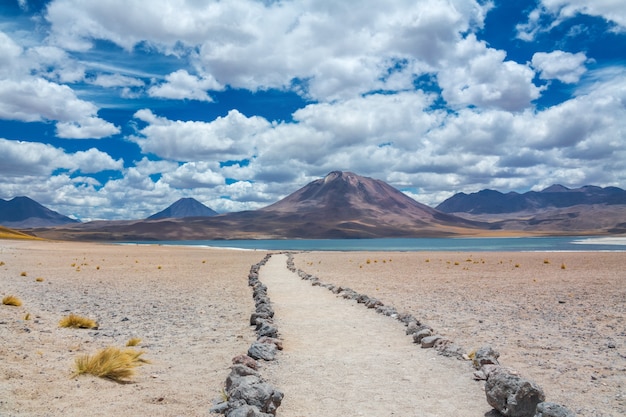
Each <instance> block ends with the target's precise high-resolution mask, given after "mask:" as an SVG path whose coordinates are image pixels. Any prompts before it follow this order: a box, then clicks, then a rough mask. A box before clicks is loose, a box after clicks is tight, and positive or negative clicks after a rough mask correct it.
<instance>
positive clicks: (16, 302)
mask: <svg viewBox="0 0 626 417" xmlns="http://www.w3.org/2000/svg"><path fill="white" fill-rule="evenodd" d="M2 304H4V305H5V306H15V307H19V306H21V305H22V300H20V299H19V298H17V297H16V296H14V295H7V296H6V297H4V298H3V299H2Z"/></svg>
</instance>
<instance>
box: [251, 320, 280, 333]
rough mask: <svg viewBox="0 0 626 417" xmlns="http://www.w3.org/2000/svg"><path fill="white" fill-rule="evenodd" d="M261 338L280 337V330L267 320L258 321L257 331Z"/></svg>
mask: <svg viewBox="0 0 626 417" xmlns="http://www.w3.org/2000/svg"><path fill="white" fill-rule="evenodd" d="M256 333H257V334H258V335H259V337H272V338H276V337H278V329H277V328H276V327H275V326H273V325H272V323H270V322H268V321H266V320H260V319H259V320H257V331H256Z"/></svg>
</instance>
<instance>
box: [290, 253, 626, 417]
mask: <svg viewBox="0 0 626 417" xmlns="http://www.w3.org/2000/svg"><path fill="white" fill-rule="evenodd" d="M295 263H296V267H297V268H300V269H302V270H304V271H306V272H308V273H310V274H314V275H316V276H318V277H319V278H320V280H322V281H323V282H327V283H333V284H335V285H342V286H345V287H350V288H352V289H354V290H356V291H357V292H359V293H363V294H367V295H369V296H370V297H376V298H379V299H380V300H382V301H383V302H384V303H385V304H387V305H393V306H395V307H396V308H397V309H398V310H400V311H407V312H410V313H412V314H413V315H414V316H415V317H417V318H419V319H421V320H422V321H423V322H425V323H428V324H429V325H431V326H432V327H433V328H435V329H436V330H437V332H438V333H440V334H443V335H444V336H447V337H448V338H450V339H452V340H453V341H455V342H456V343H458V344H460V345H461V346H463V347H466V348H467V350H468V351H469V350H471V349H476V348H480V347H481V346H484V345H491V346H492V347H494V348H495V349H496V350H498V351H499V352H500V353H501V358H500V360H501V363H502V364H503V365H506V366H509V367H512V368H514V369H516V370H518V371H519V372H520V373H521V374H522V375H523V376H525V377H527V378H529V379H531V380H533V381H535V382H537V383H538V384H539V385H540V386H541V387H542V388H543V389H544V391H545V393H546V396H547V400H548V401H553V402H557V403H561V404H564V405H566V406H568V407H569V408H570V409H572V410H573V411H575V412H576V413H577V414H578V415H580V416H596V417H597V416H613V417H618V416H624V415H626V253H623V252H622V253H597V252H595V253H594V252H584V253H583V252H581V253H562V252H553V253H474V254H472V253H445V252H444V253H428V252H419V253H415V252H413V253H385V252H382V253H366V252H359V253H354V252H352V253H350V252H344V253H341V252H332V253H330V252H312V253H301V254H297V255H296V256H295Z"/></svg>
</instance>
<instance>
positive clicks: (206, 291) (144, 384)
mask: <svg viewBox="0 0 626 417" xmlns="http://www.w3.org/2000/svg"><path fill="white" fill-rule="evenodd" d="M264 255H265V253H264V252H253V251H228V250H209V249H206V248H188V247H185V248H174V247H170V248H166V247H139V246H115V245H97V244H84V243H50V242H17V241H7V240H4V241H3V240H0V263H1V262H4V265H2V266H0V297H4V296H5V295H8V294H13V295H16V296H18V297H19V298H20V299H21V300H22V301H23V305H22V306H21V307H9V306H3V305H0V416H3V417H10V416H38V417H39V416H68V417H70V416H113V415H119V416H122V415H123V416H130V415H134V416H206V415H208V414H209V412H208V410H209V408H210V406H211V402H212V400H213V399H215V398H216V397H219V395H220V390H221V388H222V386H223V383H224V380H225V378H226V376H227V375H228V372H229V370H228V368H229V366H230V363H231V359H232V358H233V357H234V356H236V355H238V354H240V353H245V352H246V351H247V349H248V347H249V346H250V343H251V342H252V341H253V340H254V334H253V333H252V331H251V330H250V327H249V326H248V321H249V317H250V312H251V311H252V309H253V308H254V305H253V302H252V298H251V295H250V289H249V288H248V286H247V275H248V272H249V270H250V265H252V264H255V263H257V262H259V261H260V260H261V259H262V258H263V256H264ZM23 272H24V273H26V276H22V273H23ZM39 277H41V278H43V279H44V281H43V282H37V281H36V278H39ZM27 313H30V315H31V319H30V320H24V317H25V315H26V314H27ZM69 313H75V314H79V315H82V316H86V317H90V318H92V319H95V320H97V321H98V323H99V329H98V330H79V329H62V328H59V327H58V322H59V320H60V319H61V318H62V317H63V316H66V315H68V314H69ZM132 337H138V338H141V339H142V343H141V344H140V346H139V349H141V350H143V351H145V354H144V357H145V358H146V359H149V360H150V361H151V362H152V364H147V365H144V366H142V367H140V368H138V373H137V375H136V377H135V378H134V383H132V384H125V385H120V384H117V383H114V382H111V381H109V380H103V379H99V378H95V377H91V376H79V377H74V378H72V377H71V375H72V372H73V366H74V360H75V358H76V357H77V356H79V355H81V354H85V353H88V354H92V353H94V352H95V351H97V350H98V349H100V348H104V347H107V346H116V347H124V346H125V344H126V342H127V341H128V340H129V339H130V338H132Z"/></svg>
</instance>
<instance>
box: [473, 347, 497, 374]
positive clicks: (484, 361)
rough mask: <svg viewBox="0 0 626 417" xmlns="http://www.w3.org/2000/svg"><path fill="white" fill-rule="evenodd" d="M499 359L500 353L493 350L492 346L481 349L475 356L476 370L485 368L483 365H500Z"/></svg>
mask: <svg viewBox="0 0 626 417" xmlns="http://www.w3.org/2000/svg"><path fill="white" fill-rule="evenodd" d="M499 357H500V353H498V352H497V351H495V350H493V348H492V347H491V346H484V347H481V348H480V349H478V350H477V351H476V354H475V355H474V359H473V363H474V368H476V369H480V368H482V367H483V365H499V364H500V363H499V362H498V358H499Z"/></svg>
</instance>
